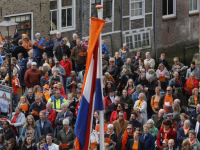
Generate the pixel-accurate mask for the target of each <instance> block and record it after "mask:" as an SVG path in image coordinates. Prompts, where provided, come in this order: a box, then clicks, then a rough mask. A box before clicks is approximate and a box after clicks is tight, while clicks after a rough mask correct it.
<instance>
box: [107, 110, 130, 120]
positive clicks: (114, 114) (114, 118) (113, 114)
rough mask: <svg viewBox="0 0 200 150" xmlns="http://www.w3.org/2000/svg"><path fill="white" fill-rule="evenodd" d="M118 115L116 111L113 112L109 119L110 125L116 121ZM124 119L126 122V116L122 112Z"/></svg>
mask: <svg viewBox="0 0 200 150" xmlns="http://www.w3.org/2000/svg"><path fill="white" fill-rule="evenodd" d="M117 117H118V114H117V110H115V111H113V112H112V114H111V117H110V123H113V122H114V121H115V120H117ZM124 119H125V120H127V114H126V112H125V111H124Z"/></svg>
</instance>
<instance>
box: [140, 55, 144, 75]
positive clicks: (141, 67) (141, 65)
mask: <svg viewBox="0 0 200 150" xmlns="http://www.w3.org/2000/svg"><path fill="white" fill-rule="evenodd" d="M139 69H140V72H141V71H142V70H143V69H144V59H142V58H139Z"/></svg>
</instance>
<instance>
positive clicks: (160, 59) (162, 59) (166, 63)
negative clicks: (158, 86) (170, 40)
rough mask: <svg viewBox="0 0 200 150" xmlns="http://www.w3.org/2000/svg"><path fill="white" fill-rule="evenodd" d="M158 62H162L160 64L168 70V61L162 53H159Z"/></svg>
mask: <svg viewBox="0 0 200 150" xmlns="http://www.w3.org/2000/svg"><path fill="white" fill-rule="evenodd" d="M158 62H159V64H161V63H162V64H163V65H164V66H165V67H166V69H167V70H168V71H169V70H170V67H169V63H168V61H167V60H166V59H165V54H164V53H162V54H160V58H159V60H158Z"/></svg>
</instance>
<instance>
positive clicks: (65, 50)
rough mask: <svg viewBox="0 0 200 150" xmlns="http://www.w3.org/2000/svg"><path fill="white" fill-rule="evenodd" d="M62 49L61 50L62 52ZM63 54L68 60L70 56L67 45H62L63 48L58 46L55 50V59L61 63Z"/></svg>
mask: <svg viewBox="0 0 200 150" xmlns="http://www.w3.org/2000/svg"><path fill="white" fill-rule="evenodd" d="M62 49H63V50H62ZM63 54H66V55H67V57H68V58H70V55H71V51H70V49H69V47H68V46H67V45H65V44H64V45H63V47H61V45H58V46H57V47H56V49H55V56H56V59H57V60H58V61H61V60H62V56H63Z"/></svg>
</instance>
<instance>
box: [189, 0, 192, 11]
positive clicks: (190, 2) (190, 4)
mask: <svg viewBox="0 0 200 150" xmlns="http://www.w3.org/2000/svg"><path fill="white" fill-rule="evenodd" d="M192 1H193V0H189V9H190V11H192Z"/></svg>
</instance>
